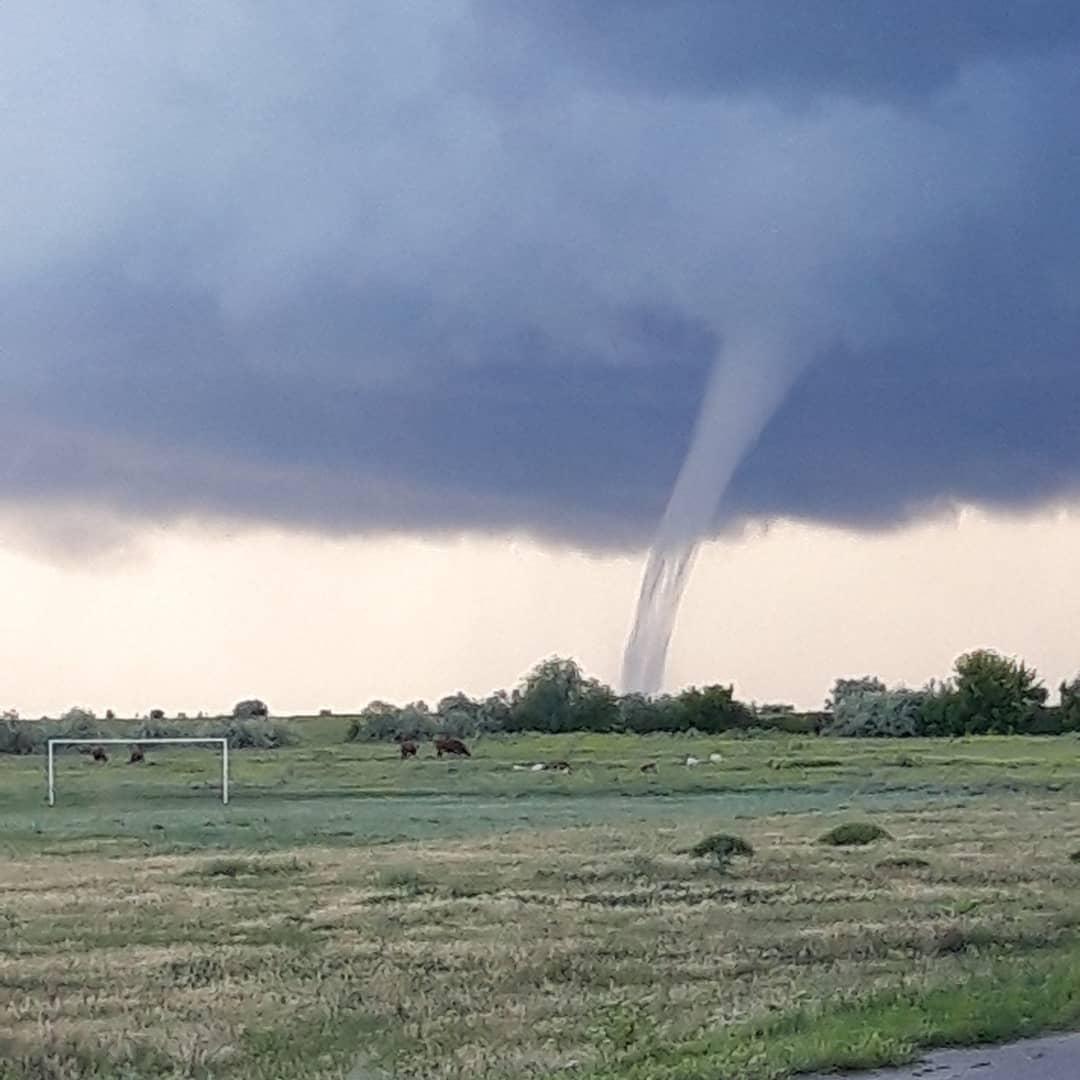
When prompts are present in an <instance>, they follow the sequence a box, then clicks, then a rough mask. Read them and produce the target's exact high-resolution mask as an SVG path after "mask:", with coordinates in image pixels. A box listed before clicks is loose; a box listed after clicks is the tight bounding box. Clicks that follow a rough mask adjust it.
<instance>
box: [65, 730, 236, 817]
mask: <svg viewBox="0 0 1080 1080" xmlns="http://www.w3.org/2000/svg"><path fill="white" fill-rule="evenodd" d="M179 743H202V744H204V745H205V744H207V743H209V744H211V745H214V746H220V747H221V801H222V803H223V804H227V803H228V801H229V740H228V739H227V738H225V737H223V736H212V737H211V736H204V737H199V736H197V735H192V736H186V735H185V736H183V737H181V736H177V737H175V738H168V739H166V738H161V739H50V740H49V743H48V758H49V762H48V775H49V805H50V806H55V805H56V761H55V755H54V750H55V748H56V747H57V746H154V745H158V746H161V745H173V746H175V745H177V744H179Z"/></svg>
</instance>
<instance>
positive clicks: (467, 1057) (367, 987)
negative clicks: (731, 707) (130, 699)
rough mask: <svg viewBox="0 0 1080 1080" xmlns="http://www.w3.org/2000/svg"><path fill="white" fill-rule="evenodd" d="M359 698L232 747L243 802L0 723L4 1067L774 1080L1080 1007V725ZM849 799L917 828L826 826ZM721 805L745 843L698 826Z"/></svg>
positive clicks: (202, 764)
mask: <svg viewBox="0 0 1080 1080" xmlns="http://www.w3.org/2000/svg"><path fill="white" fill-rule="evenodd" d="M345 723H346V718H339V717H330V718H319V719H317V720H299V721H296V722H295V723H294V724H293V727H294V729H295V731H296V733H297V736H298V737H297V741H296V743H295V745H293V746H291V747H289V748H287V749H282V750H276V751H240V752H237V753H235V754H234V755H233V801H232V802H231V804H230V805H229V806H227V807H223V806H222V805H221V804H220V801H218V799H217V795H218V793H217V791H216V788H215V785H216V783H217V781H218V776H219V772H218V762H217V758H216V755H215V754H214V753H213V752H210V751H206V750H189V749H185V750H179V751H176V750H169V751H152V752H151V760H152V761H153V762H154V763H155V764H153V765H148V766H147V767H138V766H131V767H129V766H127V765H126V764H125V763H123V762H110V763H109V764H108V765H107V766H105V767H100V766H95V765H94V764H93V763H92V762H90V761H88V760H87V759H86V758H84V757H82V756H79V755H75V754H70V755H64V756H63V757H62V759H61V760H60V762H59V764H58V774H57V790H58V804H57V806H56V807H54V808H51V809H50V808H49V807H47V806H46V805H44V777H43V762H42V760H41V759H40V758H37V757H29V758H4V757H0V862H2V864H3V866H4V872H3V873H0V942H2V943H3V946H4V948H3V949H0V1062H3V1064H0V1080H14V1078H15V1077H20V1078H22V1077H34V1076H39V1077H49V1078H50V1080H67V1078H71V1080H75V1078H81V1077H89V1078H102V1080H104V1078H106V1077H107V1078H110V1080H113V1078H124V1077H133V1078H134V1077H138V1078H139V1080H150V1078H156V1077H162V1078H173V1077H175V1078H177V1080H178V1078H180V1077H207V1078H209V1077H214V1078H218V1077H222V1078H234V1080H252V1078H261V1077H266V1078H268V1080H269V1078H271V1077H272V1078H274V1080H291V1078H292V1077H311V1078H313V1080H319V1078H324V1080H329V1078H335V1077H336V1078H344V1077H346V1076H348V1075H349V1071H350V1069H352V1068H353V1067H354V1066H355V1065H356V1064H357V1063H358V1062H360V1061H362V1062H363V1067H364V1069H365V1070H366V1072H367V1073H369V1074H370V1075H372V1076H377V1075H383V1076H391V1075H393V1076H395V1077H399V1078H400V1077H414V1078H420V1077H423V1078H424V1080H465V1078H466V1077H469V1078H472V1077H478V1078H483V1080H524V1078H526V1077H528V1078H530V1080H536V1078H540V1077H544V1078H555V1077H575V1076H579V1077H589V1078H599V1077H605V1078H606V1077H615V1076H637V1077H639V1078H640V1080H644V1078H645V1077H652V1076H656V1077H658V1078H663V1077H671V1078H673V1080H674V1078H692V1077H698V1076H700V1077H702V1078H704V1077H716V1078H720V1077H723V1076H739V1077H746V1078H747V1080H751V1078H753V1077H779V1076H784V1075H789V1074H791V1073H792V1072H793V1071H795V1070H798V1069H807V1068H809V1069H815V1068H827V1067H831V1066H839V1065H846V1064H852V1065H855V1064H857V1065H867V1064H877V1063H879V1062H887V1061H895V1060H901V1059H902V1058H903V1057H904V1056H905V1055H907V1056H910V1055H912V1054H914V1053H916V1052H917V1051H918V1049H919V1048H920V1047H922V1046H929V1045H932V1044H935V1043H939V1042H965V1041H970V1040H971V1039H974V1038H977V1037H978V1038H983V1037H999V1036H1000V1037H1008V1036H1012V1035H1017V1034H1027V1033H1029V1032H1034V1031H1036V1030H1042V1029H1045V1028H1053V1027H1059V1026H1069V1025H1073V1024H1078V1023H1080V1016H1077V1015H1076V1012H1075V1009H1074V1002H1075V1001H1077V1000H1080V989H1078V988H1077V987H1076V985H1075V982H1074V980H1073V979H1072V977H1071V975H1070V971H1071V969H1072V968H1074V967H1076V968H1078V969H1080V964H1078V962H1077V961H1078V959H1080V957H1078V955H1077V951H1078V947H1077V945H1076V944H1075V943H1074V941H1073V936H1072V935H1073V934H1074V933H1075V928H1076V927H1077V926H1078V925H1080V864H1078V863H1077V862H1074V861H1072V860H1071V858H1070V856H1071V853H1072V852H1074V851H1076V850H1077V849H1078V848H1080V818H1078V816H1077V814H1076V805H1077V803H1080V754H1077V753H1076V751H1077V750H1078V749H1080V744H1078V742H1077V740H1075V739H1072V738H1069V737H1062V738H1054V739H1049V738H987V739H970V740H957V741H942V742H932V741H929V740H907V741H905V742H904V743H903V746H902V750H903V752H902V753H901V752H899V751H898V745H897V744H896V743H890V742H889V741H887V740H881V741H873V742H871V741H866V742H854V741H847V740H831V739H830V740H824V739H814V738H807V737H805V736H768V737H763V738H756V737H755V738H730V739H713V738H696V739H695V738H691V737H669V736H650V737H642V738H635V737H630V736H595V735H587V736H573V735H572V736H563V737H554V736H523V737H516V738H485V739H481V740H478V741H476V742H475V743H474V744H473V750H474V757H473V758H472V759H470V760H468V761H438V760H436V759H435V758H434V757H433V756H432V753H431V749H430V747H425V748H424V749H423V751H422V753H423V756H422V758H421V759H420V760H419V761H407V762H402V761H401V760H399V757H398V752H397V748H396V746H393V745H390V744H386V745H371V744H362V743H361V744H346V743H345V742H344V741H343V736H344V728H345ZM714 750H716V751H718V752H720V753H721V754H722V755H723V761H722V763H721V764H718V765H712V764H705V763H703V764H702V765H699V766H698V767H696V768H687V767H686V766H685V764H684V761H685V757H686V755H687V754H691V753H692V754H693V755H694V756H696V757H699V758H707V757H708V755H709V753H711V752H712V751H714ZM552 759H566V760H569V761H570V762H571V763H572V764H573V766H574V772H573V774H572V775H571V776H561V775H558V774H551V773H531V772H528V771H517V770H514V768H513V765H515V764H529V763H531V762H534V761H544V760H552ZM644 761H657V762H659V769H658V772H657V774H656V775H655V776H654V775H648V774H647V775H644V776H643V775H642V774H641V773H640V771H639V766H640V764H641V763H642V762H644ZM852 821H855V822H856V823H858V822H860V821H862V822H864V823H866V824H869V825H871V826H873V827H874V828H879V829H882V830H884V831H886V832H887V833H888V834H889V835H890V836H891V837H894V838H895V840H894V841H893V842H892V843H891V844H890V845H889V847H887V848H885V849H884V850H883V849H882V847H881V846H880V845H871V846H868V847H861V846H855V847H840V848H834V847H831V846H828V845H822V844H820V843H818V842H817V841H818V838H819V837H820V836H821V835H822V833H823V832H825V831H826V830H829V829H832V828H833V827H834V826H838V825H842V824H844V823H849V824H850V823H851V822H852ZM718 834H719V835H728V836H738V837H739V838H745V841H746V842H747V843H748V844H749V845H750V846H751V847H752V848H753V851H754V857H753V858H752V859H749V860H746V859H744V860H735V861H734V863H733V864H732V866H731V867H730V868H729V869H728V870H727V872H726V873H725V874H723V875H720V874H717V872H716V870H715V868H713V867H712V866H710V865H707V864H706V865H703V864H702V861H700V860H693V859H689V858H686V857H685V856H682V857H680V856H679V855H678V854H676V853H677V852H678V851H680V850H688V849H689V848H690V847H691V846H692V845H693V844H694V843H695V842H697V841H700V840H701V838H702V837H707V836H710V835H718ZM916 853H918V854H916ZM883 855H888V856H891V857H889V858H883V857H882V856H883ZM1028 1001H1030V1002H1033V1003H1034V1004H1032V1005H1031V1007H1030V1008H1028V1009H1025V1008H1023V1007H1022V1006H1023V1005H1024V1003H1025V1002H1028ZM825 1002H828V1003H830V1004H827V1005H826V1004H823V1003H825ZM378 1070H382V1072H381V1074H380V1073H379V1071H378ZM627 1070H637V1071H636V1072H634V1071H627ZM650 1070H652V1071H650ZM664 1070H666V1071H664ZM724 1070H727V1071H726V1072H725V1071H724ZM755 1070H757V1071H755ZM770 1070H771V1071H770Z"/></svg>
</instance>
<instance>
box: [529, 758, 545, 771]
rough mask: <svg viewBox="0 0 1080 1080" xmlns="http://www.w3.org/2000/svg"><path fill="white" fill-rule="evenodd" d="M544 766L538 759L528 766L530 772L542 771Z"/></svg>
mask: <svg viewBox="0 0 1080 1080" xmlns="http://www.w3.org/2000/svg"><path fill="white" fill-rule="evenodd" d="M546 768H547V766H546V765H545V764H544V763H543V762H542V761H538V762H537V763H536V764H535V765H532V766H530V768H529V771H530V772H543V771H544V769H546Z"/></svg>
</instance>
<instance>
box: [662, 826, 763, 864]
mask: <svg viewBox="0 0 1080 1080" xmlns="http://www.w3.org/2000/svg"><path fill="white" fill-rule="evenodd" d="M680 854H686V855H692V856H693V857H694V858H695V859H712V861H713V862H714V863H715V864H716V865H717V866H718V867H720V868H721V869H723V868H725V867H727V865H728V864H729V863H730V862H731V860H732V859H734V858H736V857H742V858H747V859H748V858H750V856H751V855H753V854H754V848H753V845H751V843H750V842H749V841H748V840H744V839H743V838H742V837H741V836H731V835H730V834H728V833H716V834H715V835H713V836H706V837H705V839H704V840H699V841H698V842H697V843H696V844H695V845H694V846H693V847H691V848H687V849H686V850H685V851H683V852H681V853H680Z"/></svg>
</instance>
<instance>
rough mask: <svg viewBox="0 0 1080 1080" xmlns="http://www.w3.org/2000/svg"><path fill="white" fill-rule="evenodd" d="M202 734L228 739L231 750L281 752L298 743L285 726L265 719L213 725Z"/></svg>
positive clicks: (232, 721) (233, 721)
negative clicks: (286, 747) (282, 749)
mask: <svg viewBox="0 0 1080 1080" xmlns="http://www.w3.org/2000/svg"><path fill="white" fill-rule="evenodd" d="M200 734H204V735H209V736H211V737H213V738H226V739H228V740H229V749H231V750H279V749H281V747H283V746H289V745H291V744H292V743H294V742H296V736H295V735H294V734H293V732H292V731H290V730H289V728H287V727H286V726H285V725H284V724H279V723H277V722H276V721H274V720H267V719H265V718H264V719H254V720H236V719H234V720H230V721H228V722H227V723H225V724H220V723H219V724H214V723H211V724H209V725H207V727H206V729H205V730H204V731H202V732H200Z"/></svg>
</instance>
